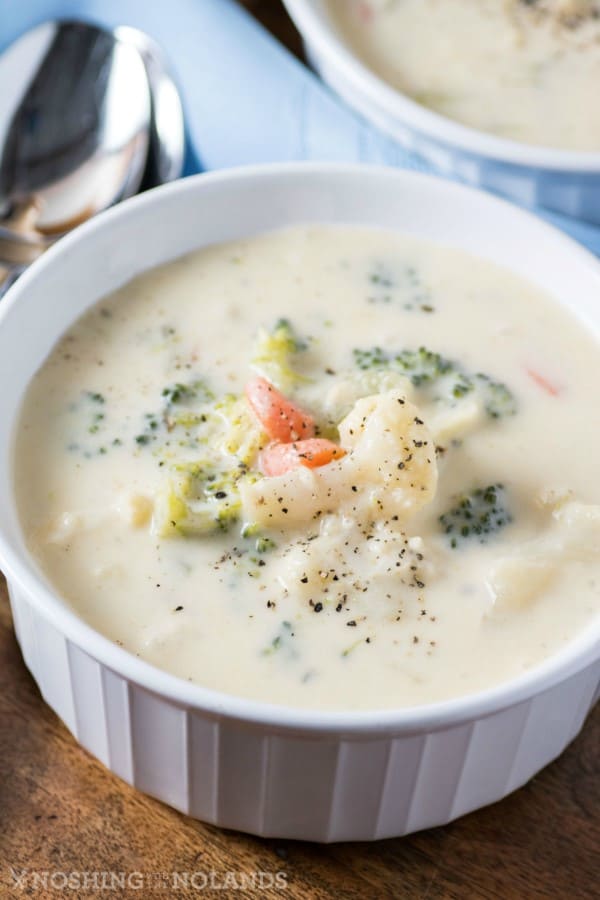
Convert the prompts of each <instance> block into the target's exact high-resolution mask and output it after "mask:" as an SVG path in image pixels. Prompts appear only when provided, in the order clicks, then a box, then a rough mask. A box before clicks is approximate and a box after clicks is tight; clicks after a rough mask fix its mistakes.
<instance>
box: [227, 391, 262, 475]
mask: <svg viewBox="0 0 600 900" xmlns="http://www.w3.org/2000/svg"><path fill="white" fill-rule="evenodd" d="M215 410H216V411H217V412H218V413H219V415H220V416H221V418H222V420H223V423H224V425H225V433H224V436H223V440H222V444H221V449H222V450H224V452H225V453H228V454H229V455H230V456H236V457H237V458H238V459H239V461H240V462H241V463H243V464H244V465H246V466H250V465H252V464H253V462H254V460H255V459H256V457H257V455H258V452H259V450H261V449H262V448H263V447H264V446H265V444H266V443H267V441H268V438H267V435H266V434H265V432H264V430H263V428H262V427H261V425H260V424H259V422H257V420H256V417H255V416H253V415H252V413H251V411H250V410H249V409H248V404H247V402H246V400H245V399H244V397H242V396H238V395H237V394H229V395H227V396H226V397H224V398H223V400H221V401H220V402H219V403H217V404H215Z"/></svg>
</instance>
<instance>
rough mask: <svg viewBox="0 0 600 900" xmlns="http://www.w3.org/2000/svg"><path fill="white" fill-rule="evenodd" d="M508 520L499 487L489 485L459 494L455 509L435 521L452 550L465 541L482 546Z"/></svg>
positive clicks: (504, 492) (504, 497)
mask: <svg viewBox="0 0 600 900" xmlns="http://www.w3.org/2000/svg"><path fill="white" fill-rule="evenodd" d="M512 520H513V519H512V514H511V512H510V509H509V505H508V498H507V495H506V488H505V487H504V485H503V484H491V485H489V486H488V487H486V488H476V489H475V490H473V491H471V492H470V493H468V494H463V495H462V496H460V497H459V498H458V502H457V503H456V505H455V506H454V507H452V509H450V510H448V512H446V513H444V514H443V515H442V516H440V518H439V522H440V525H441V526H442V528H443V530H444V534H445V535H446V538H447V540H448V543H449V544H450V546H451V547H452V548H453V549H456V548H458V547H460V546H461V545H462V544H464V543H466V542H469V541H476V542H477V543H479V544H486V543H487V542H488V540H489V539H490V537H492V536H493V535H495V534H496V533H497V532H498V531H500V530H501V529H502V528H504V527H505V526H507V525H509V524H510V523H511V522H512Z"/></svg>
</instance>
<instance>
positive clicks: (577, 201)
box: [284, 0, 600, 224]
mask: <svg viewBox="0 0 600 900" xmlns="http://www.w3.org/2000/svg"><path fill="white" fill-rule="evenodd" d="M284 3H285V5H286V7H287V9H288V11H289V13H290V15H291V17H292V19H293V20H294V22H295V24H296V26H297V27H298V30H299V31H300V33H301V35H302V37H303V39H304V42H305V47H306V50H307V55H308V57H309V59H310V60H311V62H312V63H313V65H314V67H315V69H316V70H317V71H318V72H319V74H320V75H321V76H322V77H323V79H324V80H325V81H326V82H327V83H328V84H329V85H330V86H331V87H332V88H333V89H334V90H335V91H336V92H337V93H338V94H340V96H341V97H343V99H344V100H346V102H347V103H348V104H349V105H350V106H352V107H354V108H355V109H356V110H358V111H359V112H360V113H362V114H363V115H364V116H366V117H367V118H368V119H370V120H371V121H372V122H373V123H374V124H375V125H377V126H378V127H379V128H381V129H383V130H384V131H385V132H387V133H388V134H390V135H392V137H394V138H395V139H396V140H397V141H398V142H399V143H400V144H401V145H402V146H403V147H405V148H406V149H408V150H410V151H412V152H415V153H418V154H419V155H420V156H422V157H423V158H424V159H426V160H427V161H428V162H429V163H431V164H432V165H433V166H434V167H435V168H436V170H437V171H438V172H439V173H440V174H442V175H447V176H450V177H452V178H457V179H459V180H461V181H464V182H466V183H467V184H471V185H473V186H475V187H480V188H485V189H487V190H491V191H495V192H497V193H499V194H502V195H504V196H506V197H509V198H510V199H511V200H514V201H516V202H517V203H520V204H521V205H523V206H529V207H532V206H543V207H545V208H547V209H549V210H554V211H556V212H560V213H564V214H566V215H569V216H573V217H575V218H578V219H583V220H586V221H589V222H594V223H596V224H600V152H598V153H584V152H577V151H565V150H554V149H551V148H545V147H535V146H532V145H529V144H524V143H520V142H518V141H511V140H507V139H504V138H499V137H496V136H494V135H492V134H488V133H486V132H484V131H477V130H476V129H474V128H468V127H467V126H466V125H461V124H460V123H459V122H455V121H453V120H452V119H448V118H446V117H445V116H442V115H440V114H439V113H436V112H434V111H432V110H430V109H427V108H426V107H424V106H421V105H420V104H419V103H416V102H415V101H414V100H411V99H410V98H409V97H407V96H406V95H404V94H401V93H400V92H399V91H397V90H395V89H394V88H392V87H391V86H390V85H389V84H387V83H386V82H385V81H383V80H382V79H381V78H379V77H378V76H377V75H375V73H374V72H373V71H372V70H371V69H369V68H368V67H367V66H366V65H365V64H364V63H363V62H361V60H360V59H359V58H358V57H357V56H356V55H355V54H354V53H353V52H352V51H351V50H349V49H348V47H347V45H346V44H345V43H344V41H343V39H342V37H341V36H340V35H339V34H338V32H337V31H336V28H335V27H334V25H333V23H332V21H331V18H330V16H329V15H328V13H327V9H326V3H325V0H284Z"/></svg>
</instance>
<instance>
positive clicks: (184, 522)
mask: <svg viewBox="0 0 600 900" xmlns="http://www.w3.org/2000/svg"><path fill="white" fill-rule="evenodd" d="M244 476H245V471H244V470H243V469H240V468H237V469H217V468H215V466H214V465H213V464H212V463H211V462H210V461H207V462H206V463H179V464H177V465H175V466H173V467H172V469H171V472H170V478H169V481H168V483H167V485H166V489H165V491H164V492H163V494H162V495H161V496H159V498H158V503H157V512H156V517H155V524H156V529H157V532H158V534H159V535H160V536H161V537H169V536H174V535H177V534H179V535H184V536H191V535H206V534H211V533H213V532H216V531H227V530H228V529H229V527H230V526H231V525H233V524H234V523H235V522H237V521H238V518H239V515H240V512H241V501H240V494H239V487H238V482H239V481H240V479H241V478H242V477H244Z"/></svg>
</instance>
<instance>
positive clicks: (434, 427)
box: [429, 396, 484, 445]
mask: <svg viewBox="0 0 600 900" xmlns="http://www.w3.org/2000/svg"><path fill="white" fill-rule="evenodd" d="M483 416H484V409H483V406H482V404H481V401H480V399H479V398H478V397H473V396H469V397H468V398H467V399H465V400H463V401H462V402H461V403H459V404H458V405H457V406H453V407H450V408H449V409H444V410H442V411H441V412H439V413H438V414H437V415H436V416H435V417H434V418H432V419H431V420H430V421H429V427H430V429H431V433H432V434H433V437H434V439H435V442H436V444H442V445H446V444H449V443H450V441H453V440H458V439H459V438H462V437H464V436H465V435H466V434H468V433H469V432H470V431H474V429H475V428H477V426H478V425H481V423H482V422H483Z"/></svg>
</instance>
